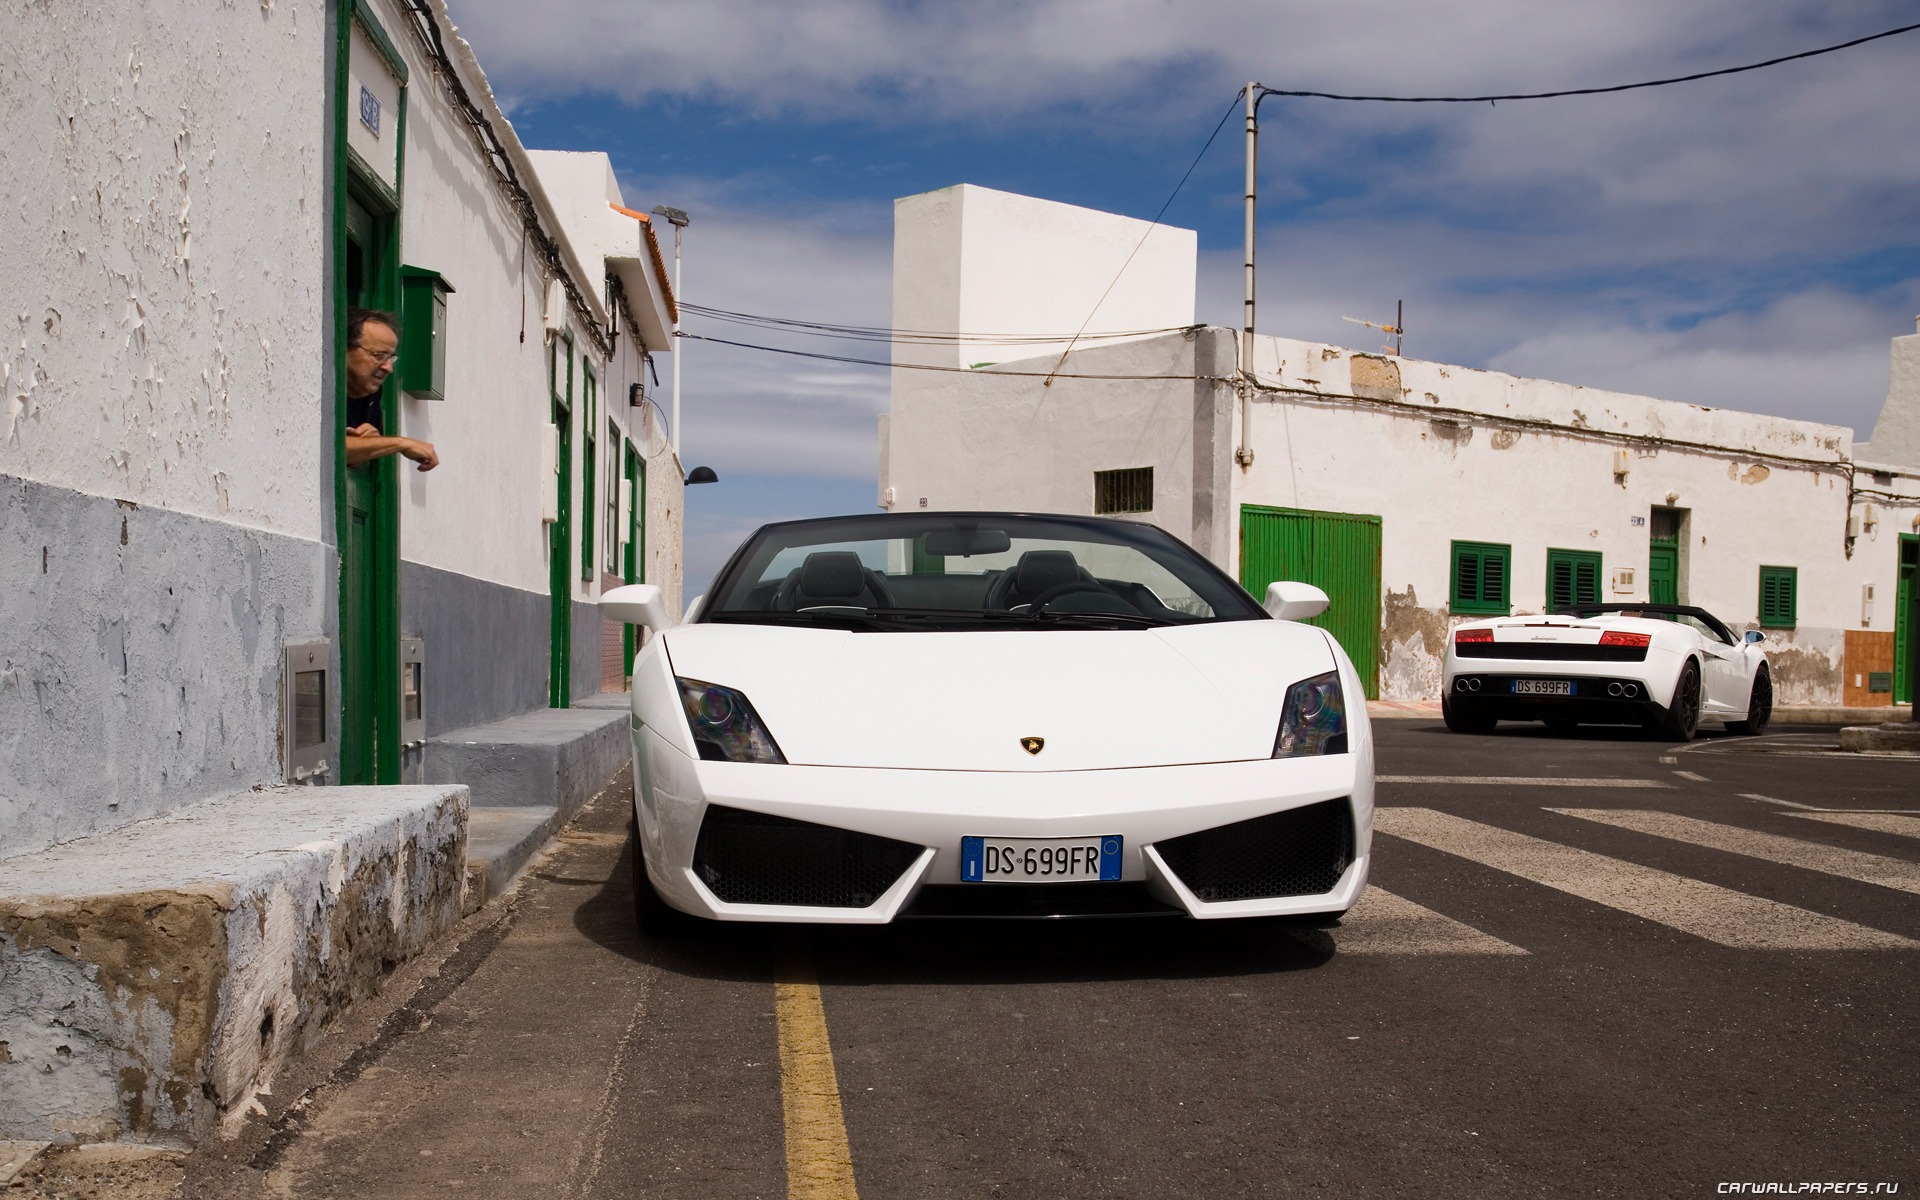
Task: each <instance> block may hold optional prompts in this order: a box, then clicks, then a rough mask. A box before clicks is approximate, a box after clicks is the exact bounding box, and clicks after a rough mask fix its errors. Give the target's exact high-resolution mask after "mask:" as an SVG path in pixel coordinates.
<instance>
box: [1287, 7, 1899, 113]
mask: <svg viewBox="0 0 1920 1200" xmlns="http://www.w3.org/2000/svg"><path fill="white" fill-rule="evenodd" d="M1916 29H1920V23H1916V24H1913V25H1902V26H1900V27H1899V28H1898V29H1888V30H1883V31H1882V32H1880V33H1870V34H1868V35H1867V36H1866V37H1860V38H1854V39H1853V40H1852V41H1850V42H1840V43H1838V44H1836V45H1832V46H1822V47H1820V48H1819V49H1818V50H1802V51H1801V52H1800V53H1798V54H1786V55H1782V56H1781V57H1779V58H1769V59H1767V60H1766V61H1765V62H1757V63H1748V64H1747V65H1746V66H1744V67H1722V68H1721V69H1720V70H1717V71H1699V72H1696V73H1694V74H1692V75H1675V76H1673V77H1671V78H1668V79H1649V80H1646V81H1645V82H1643V83H1616V84H1613V85H1611V86H1608V87H1590V88H1567V89H1564V90H1561V91H1557V92H1514V93H1511V94H1508V95H1500V96H1348V95H1343V94H1341V93H1339V92H1308V91H1297V90H1293V89H1287V88H1270V87H1267V86H1265V85H1262V86H1261V88H1260V99H1262V100H1263V99H1265V98H1266V97H1268V96H1305V97H1310V98H1313V99H1317V100H1362V101H1373V102H1376V103H1382V104H1491V103H1493V102H1494V101H1496V100H1552V99H1555V98H1556V97H1560V96H1602V95H1606V94H1608V93H1611V92H1631V91H1636V90H1638V89H1640V88H1655V87H1666V86H1667V85H1669V84H1674V83H1692V82H1694V81H1695V80H1698V79H1714V78H1717V77H1719V76H1721V75H1738V74H1740V73H1742V72H1744V71H1758V70H1760V69H1761V68H1762V67H1777V66H1779V65H1780V64H1781V63H1789V62H1795V61H1797V60H1799V59H1802V58H1818V57H1819V56H1820V55H1822V54H1832V53H1833V52H1834V51H1836V50H1847V49H1851V48H1852V47H1854V46H1864V45H1865V44H1867V43H1868V42H1877V41H1879V40H1880V39H1881V38H1890V37H1893V36H1894V35H1896V34H1901V33H1912V32H1913V31H1914V30H1916ZM1254 103H1255V104H1258V103H1259V100H1256V101H1255V102H1254Z"/></svg>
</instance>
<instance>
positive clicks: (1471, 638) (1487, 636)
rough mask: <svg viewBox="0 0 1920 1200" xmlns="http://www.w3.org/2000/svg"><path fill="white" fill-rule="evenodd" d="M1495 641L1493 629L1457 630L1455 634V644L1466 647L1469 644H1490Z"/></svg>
mask: <svg viewBox="0 0 1920 1200" xmlns="http://www.w3.org/2000/svg"><path fill="white" fill-rule="evenodd" d="M1492 640H1493V630H1491V629H1456V630H1454V632H1453V644H1454V645H1456V646H1464V645H1466V644H1467V643H1468V642H1490V641H1492Z"/></svg>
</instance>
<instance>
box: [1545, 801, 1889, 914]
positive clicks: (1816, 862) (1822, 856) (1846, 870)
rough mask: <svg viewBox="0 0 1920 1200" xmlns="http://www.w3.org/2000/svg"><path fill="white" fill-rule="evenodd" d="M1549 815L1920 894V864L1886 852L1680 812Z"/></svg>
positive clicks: (1597, 810) (1585, 810)
mask: <svg viewBox="0 0 1920 1200" xmlns="http://www.w3.org/2000/svg"><path fill="white" fill-rule="evenodd" d="M1548 811H1549V812H1557V813H1564V814H1566V815H1567V816H1569V817H1579V818H1580V819H1581V820H1583V821H1597V822H1599V823H1600V824H1602V825H1612V826H1614V827H1615V828H1617V829H1631V830H1633V831H1634V832H1636V833H1648V834H1652V835H1653V836H1655V837H1663V838H1672V839H1673V840H1674V841H1676V842H1686V843H1688V844H1689V845H1693V846H1705V847H1707V848H1708V849H1710V850H1725V851H1727V852H1729V853H1732V854H1744V855H1746V856H1747V857H1748V858H1758V859H1763V860H1765V861H1767V862H1773V863H1779V864H1781V865H1782V866H1788V867H1801V868H1804V869H1806V870H1809V871H1819V872H1822V873H1823V874H1827V875H1838V876H1840V877H1841V878H1842V879H1851V880H1854V881H1856V882H1858V883H1873V884H1878V885H1879V886H1881V887H1887V888H1893V889H1895V890H1896V891H1902V892H1912V893H1913V894H1915V895H1920V863H1910V862H1903V861H1902V860H1900V859H1897V858H1887V857H1886V856H1884V855H1880V854H1863V853H1861V852H1860V851H1858V850H1846V849H1842V848H1841V847H1839V846H1827V845H1823V844H1821V843H1819V842H1803V841H1801V840H1800V839H1799V838H1791V837H1783V836H1781V835H1780V834H1777V833H1762V832H1760V831H1758V830H1754V829H1742V828H1740V827H1739V826H1738V825H1722V824H1719V823H1718V822H1715V821H1702V820H1700V819H1698V818H1696V817H1683V816H1681V815H1679V814H1678V813H1669V812H1648V811H1643V810H1637V809H1604V808H1554V809H1549V810H1548Z"/></svg>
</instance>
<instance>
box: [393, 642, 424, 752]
mask: <svg viewBox="0 0 1920 1200" xmlns="http://www.w3.org/2000/svg"><path fill="white" fill-rule="evenodd" d="M426 672H427V643H426V639H424V638H417V637H403V638H401V639H400V749H401V750H403V751H413V750H418V749H420V748H421V747H422V746H424V745H426V744H427V699H426V689H425V684H426Z"/></svg>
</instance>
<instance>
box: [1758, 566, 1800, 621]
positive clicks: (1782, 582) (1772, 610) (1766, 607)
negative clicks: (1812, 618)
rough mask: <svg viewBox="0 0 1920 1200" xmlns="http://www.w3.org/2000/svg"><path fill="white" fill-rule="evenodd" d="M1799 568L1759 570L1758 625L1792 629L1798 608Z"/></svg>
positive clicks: (1762, 568) (1767, 568)
mask: <svg viewBox="0 0 1920 1200" xmlns="http://www.w3.org/2000/svg"><path fill="white" fill-rule="evenodd" d="M1799 592H1800V568H1798V567H1765V566H1763V567H1761V568H1760V624H1761V625H1763V626H1765V627H1766V628H1768V629H1792V628H1793V627H1794V623H1795V618H1796V615H1797V612H1798V607H1799V599H1800V597H1799Z"/></svg>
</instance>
